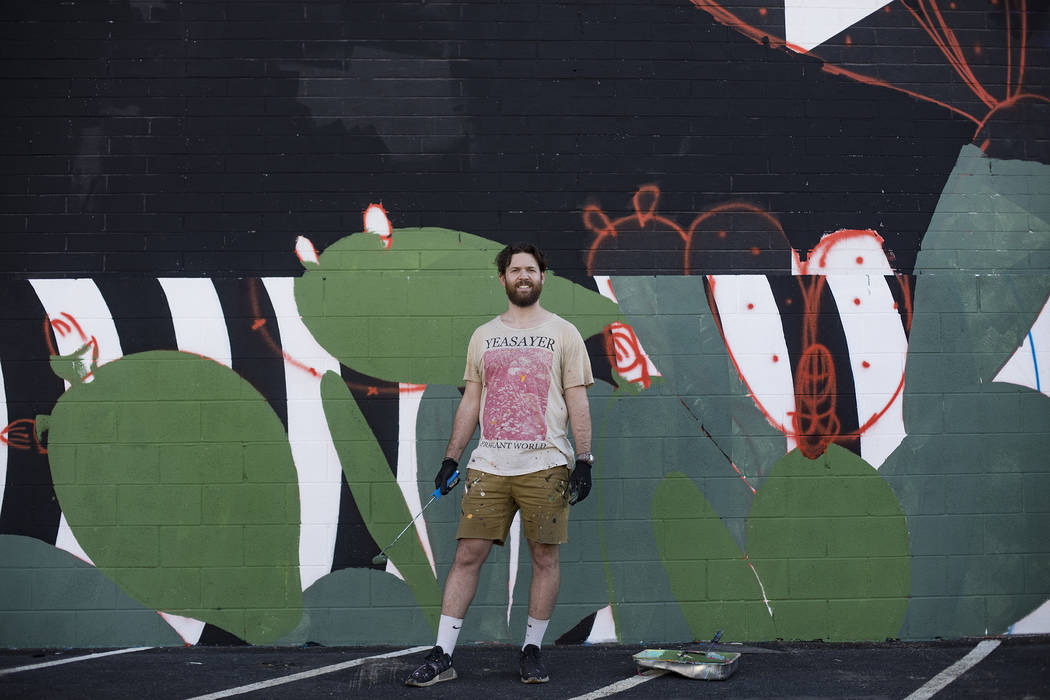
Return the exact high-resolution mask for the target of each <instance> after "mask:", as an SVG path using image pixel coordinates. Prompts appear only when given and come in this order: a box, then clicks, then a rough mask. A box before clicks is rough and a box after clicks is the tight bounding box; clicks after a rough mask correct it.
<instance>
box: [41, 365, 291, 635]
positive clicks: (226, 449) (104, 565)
mask: <svg viewBox="0 0 1050 700" xmlns="http://www.w3.org/2000/svg"><path fill="white" fill-rule="evenodd" d="M45 423H46V424H48V426H49V429H48V457H49V460H50V464H51V475H52V479H53V481H54V486H55V492H56V494H57V495H58V499H59V502H60V504H61V506H62V512H63V513H64V514H65V516H66V519H67V521H68V522H69V525H70V527H71V529H72V531H73V533H74V535H75V536H76V538H77V541H78V542H79V543H80V544H81V546H82V547H83V548H84V551H85V552H86V553H87V554H88V556H90V557H91V559H92V561H93V562H94V564H95V565H96V566H97V567H98V569H99V570H100V571H101V572H103V573H104V574H105V575H106V576H107V577H109V578H110V579H111V580H112V581H114V582H115V583H117V584H118V585H119V586H120V587H121V588H122V589H123V590H124V591H125V592H126V593H127V594H128V595H130V596H131V597H132V598H134V599H135V600H137V601H138V602H140V603H141V604H143V605H146V606H148V607H150V608H153V609H154V610H160V611H164V612H170V613H175V614H178V615H184V616H187V617H192V618H196V619H199V620H203V621H205V622H208V623H211V624H213V625H215V626H217V627H221V628H222V629H225V630H227V631H228V632H230V633H232V634H234V635H236V636H237V637H239V638H241V639H243V640H245V641H247V642H249V643H252V644H265V643H269V642H272V641H273V640H275V639H278V638H279V637H281V636H282V635H284V634H286V633H288V632H289V631H290V630H292V629H294V628H295V626H296V624H297V623H298V621H299V618H300V615H301V603H302V590H301V584H300V580H299V566H298V564H299V562H298V559H299V557H298V544H299V491H298V480H297V477H296V471H295V467H294V464H293V462H292V455H291V449H290V448H289V445H288V438H287V436H286V434H285V431H284V427H283V426H282V424H281V421H280V419H279V418H278V417H277V415H276V414H275V413H274V411H273V409H272V408H271V407H270V405H269V404H268V403H267V402H266V400H265V399H264V398H263V397H262V395H260V394H259V392H258V391H256V390H255V388H254V387H252V386H251V385H250V384H249V383H248V382H246V381H245V380H244V379H242V378H241V377H240V376H239V375H238V374H237V373H236V372H233V371H232V370H230V369H229V368H228V367H225V366H223V365H220V364H219V363H217V362H214V361H212V360H209V359H206V358H202V357H200V356H198V355H193V354H189V353H183V352H176V351H151V352H143V353H137V354H133V355H127V356H125V357H122V358H121V359H119V360H116V361H113V362H109V363H107V364H104V365H101V366H99V367H98V368H97V369H96V370H95V372H94V375H93V381H90V382H79V383H74V384H73V385H72V386H71V387H70V389H69V390H68V391H67V392H66V393H65V394H63V395H62V396H61V397H60V398H59V400H58V403H57V405H56V406H55V408H54V411H53V412H52V414H51V416H50V420H49V421H45Z"/></svg>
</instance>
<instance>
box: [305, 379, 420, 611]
mask: <svg viewBox="0 0 1050 700" xmlns="http://www.w3.org/2000/svg"><path fill="white" fill-rule="evenodd" d="M321 403H322V406H323V407H324V414H325V419H326V420H327V421H328V428H329V431H330V432H331V434H332V440H333V442H334V444H335V451H336V454H338V455H339V461H340V462H341V463H342V465H343V474H344V475H346V483H347V484H349V486H350V492H351V493H352V494H353V496H354V502H355V503H357V507H358V509H359V510H360V512H361V518H362V520H364V522H365V525H366V527H368V532H369V534H370V535H371V536H372V539H373V540H375V541H376V542H378V543H380V545H379V546H380V547H385V546H386V545H387V544H389V543H390V542H392V541H393V539H394V538H395V537H396V536H397V535H398V533H399V532H401V530H403V529H404V527H405V525H407V524H408V521H409V520H410V519H411V517H412V515H411V514H410V513H409V512H408V506H406V505H405V499H404V497H403V496H402V495H401V489H400V488H399V487H398V485H397V481H396V480H395V479H394V476H393V474H391V472H390V468H389V466H387V462H386V459H385V458H384V456H383V452H382V450H381V449H380V447H379V443H378V442H376V439H375V436H374V435H373V434H372V430H371V429H370V428H369V427H368V423H367V422H366V421H365V417H364V416H363V415H362V414H361V409H360V408H359V407H358V405H357V401H355V400H354V397H353V394H351V393H350V389H348V388H347V386H346V382H344V381H343V378H342V377H340V376H339V375H338V374H337V373H335V372H325V374H324V376H322V377H321ZM387 554H388V555H389V557H390V560H391V561H392V562H394V565H395V566H396V567H397V569H398V571H400V572H401V575H402V576H404V577H405V583H406V584H408V587H409V589H410V590H411V591H412V594H413V595H414V596H415V599H416V601H417V602H418V603H419V606H420V608H421V609H422V610H423V613H424V615H425V616H426V618H427V621H428V622H429V623H430V624H431V626H432V627H433V628H434V629H437V620H438V616H439V615H440V612H441V589H440V588H439V587H438V583H437V579H436V578H435V576H434V572H433V571H432V570H431V568H430V563H429V561H428V560H427V557H426V554H425V553H424V552H423V547H422V545H421V544H420V542H419V538H418V537H416V536H415V534H414V533H412V532H406V533H405V536H404V537H402V538H401V539H400V540H398V542H397V544H396V545H394V547H392V548H391V549H389V550H388V551H387Z"/></svg>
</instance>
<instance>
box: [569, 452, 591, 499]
mask: <svg viewBox="0 0 1050 700" xmlns="http://www.w3.org/2000/svg"><path fill="white" fill-rule="evenodd" d="M590 492H591V464H590V462H585V461H583V460H582V459H578V460H576V465H575V466H574V467H573V469H572V474H571V475H570V476H569V505H576V504H577V503H579V502H580V501H582V500H583V499H585V498H587V494H589V493H590Z"/></svg>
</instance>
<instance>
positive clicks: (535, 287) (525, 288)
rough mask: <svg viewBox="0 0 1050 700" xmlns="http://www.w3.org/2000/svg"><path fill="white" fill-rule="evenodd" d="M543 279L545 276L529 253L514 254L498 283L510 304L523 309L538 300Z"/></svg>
mask: <svg viewBox="0 0 1050 700" xmlns="http://www.w3.org/2000/svg"><path fill="white" fill-rule="evenodd" d="M545 277H546V274H545V273H543V272H540V266H539V263H537V262H536V258H534V257H532V255H530V254H529V253H515V254H514V255H513V256H512V257H511V259H510V264H509V265H507V271H506V272H504V273H503V274H502V275H500V278H499V281H500V282H502V283H503V287H504V288H505V289H506V290H507V298H508V299H510V303H512V304H514V305H515V306H523V307H524V306H532V305H533V304H535V303H536V301H537V300H538V299H539V298H540V292H541V291H543V280H544V278H545Z"/></svg>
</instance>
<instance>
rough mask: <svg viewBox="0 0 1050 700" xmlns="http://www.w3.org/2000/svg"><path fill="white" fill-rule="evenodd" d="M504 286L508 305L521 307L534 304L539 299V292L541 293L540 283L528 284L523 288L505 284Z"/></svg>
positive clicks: (541, 286)
mask: <svg viewBox="0 0 1050 700" xmlns="http://www.w3.org/2000/svg"><path fill="white" fill-rule="evenodd" d="M505 286H506V289H507V298H508V299H510V303H511V304H514V305H515V306H521V307H526V306H532V305H533V304H535V303H536V302H537V301H538V300H539V298H540V292H541V291H543V283H542V282H536V283H530V284H527V285H525V286H515V285H512V284H510V283H507V284H506V285H505Z"/></svg>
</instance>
